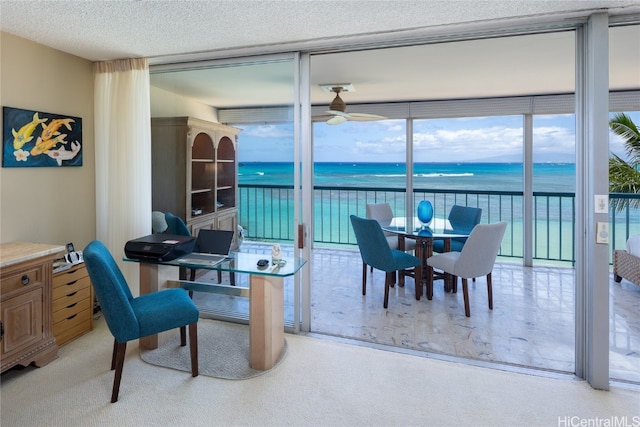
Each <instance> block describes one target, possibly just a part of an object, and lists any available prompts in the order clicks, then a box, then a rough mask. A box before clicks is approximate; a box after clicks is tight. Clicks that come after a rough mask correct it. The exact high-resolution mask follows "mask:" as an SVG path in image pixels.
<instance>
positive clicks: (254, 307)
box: [124, 252, 307, 370]
mask: <svg viewBox="0 0 640 427" xmlns="http://www.w3.org/2000/svg"><path fill="white" fill-rule="evenodd" d="M187 258H189V254H188V255H185V256H184V257H180V258H176V259H174V260H171V261H157V260H141V259H131V258H124V261H128V262H135V263H138V264H139V267H140V273H139V274H140V295H144V294H147V293H151V292H156V291H158V290H159V289H160V285H161V282H162V281H163V280H164V283H163V284H165V283H166V285H167V286H169V287H171V286H180V287H182V288H184V289H186V290H188V291H194V290H195V291H200V292H213V293H223V294H232V295H237V296H244V297H248V298H249V352H250V355H249V364H250V366H251V368H253V369H257V370H268V369H271V368H272V367H273V365H274V364H275V362H276V361H277V360H278V358H279V357H280V355H281V354H282V351H283V350H284V278H285V277H287V276H293V275H295V274H296V273H297V272H298V271H300V269H301V268H302V267H303V266H304V265H305V264H306V262H307V261H306V260H305V259H303V258H300V257H297V256H294V257H284V258H283V260H282V261H283V262H281V263H278V264H274V263H272V262H271V257H270V256H268V255H265V254H254V253H246V252H232V253H230V255H229V257H228V258H227V259H225V260H224V261H222V262H221V263H219V264H216V265H213V264H212V263H211V262H206V261H200V260H198V261H197V262H194V261H193V260H187ZM260 259H266V260H268V261H269V264H268V265H267V266H265V267H259V266H258V260H260ZM161 267H176V271H177V269H178V268H180V267H186V268H195V269H205V270H213V271H215V270H217V271H229V272H232V273H245V274H248V275H249V287H248V288H244V287H239V286H229V285H221V284H214V283H202V282H197V281H188V280H177V281H176V280H166V277H163V275H162V274H161V271H160V270H161ZM157 346H158V338H157V336H149V337H145V338H144V339H141V340H140V347H141V348H147V349H153V348H157Z"/></svg>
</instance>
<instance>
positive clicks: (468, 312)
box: [462, 278, 471, 317]
mask: <svg viewBox="0 0 640 427" xmlns="http://www.w3.org/2000/svg"><path fill="white" fill-rule="evenodd" d="M462 293H463V294H464V315H465V316H467V317H471V310H470V309H469V286H467V279H465V278H463V279H462Z"/></svg>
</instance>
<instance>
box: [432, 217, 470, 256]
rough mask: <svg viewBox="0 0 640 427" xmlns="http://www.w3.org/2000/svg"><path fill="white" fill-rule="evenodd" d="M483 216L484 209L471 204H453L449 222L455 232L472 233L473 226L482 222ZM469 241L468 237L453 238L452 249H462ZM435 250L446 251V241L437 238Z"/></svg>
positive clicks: (455, 250)
mask: <svg viewBox="0 0 640 427" xmlns="http://www.w3.org/2000/svg"><path fill="white" fill-rule="evenodd" d="M481 218H482V209H480V208H474V207H471V206H460V205H453V206H452V207H451V210H450V211H449V217H448V218H447V219H448V220H449V224H451V230H449V231H452V232H454V233H460V234H470V233H471V230H473V227H475V226H476V225H478V224H480V219H481ZM466 241H467V238H466V237H462V238H456V239H451V250H452V251H454V252H460V251H462V247H463V246H464V244H465V242H466ZM433 252H439V253H442V252H444V241H442V240H435V241H434V242H433Z"/></svg>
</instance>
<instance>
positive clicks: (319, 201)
mask: <svg viewBox="0 0 640 427" xmlns="http://www.w3.org/2000/svg"><path fill="white" fill-rule="evenodd" d="M239 187H240V188H239V193H240V194H239V218H238V221H239V223H240V224H241V225H242V226H243V227H244V228H245V237H247V238H248V239H253V240H261V241H280V242H284V241H293V236H294V227H293V218H294V215H293V212H294V203H293V186H285V185H244V184H241V185H240V186H239ZM405 197H406V190H405V189H403V188H399V189H390V188H373V187H328V186H316V187H314V218H315V219H314V241H315V242H316V243H321V244H323V245H355V244H356V240H355V236H354V234H353V231H352V229H351V224H350V222H349V215H350V214H355V215H358V216H363V217H364V216H365V206H366V204H367V203H381V202H386V203H389V204H390V205H391V207H392V209H393V211H394V214H395V215H396V216H400V217H402V216H405ZM610 197H611V198H624V199H640V195H637V194H624V193H612V194H610ZM413 198H414V200H413V205H414V206H417V205H418V203H419V202H420V200H424V199H426V200H430V201H431V202H432V204H433V208H434V215H435V216H436V217H439V218H446V217H447V215H448V213H449V210H450V209H451V206H453V205H454V204H459V205H466V206H474V207H479V208H482V221H481V222H483V223H489V222H497V221H506V222H507V223H508V224H509V225H508V227H507V232H506V233H505V237H504V240H503V242H502V246H501V249H500V256H503V257H514V258H522V257H523V255H524V254H523V235H524V233H523V224H524V203H523V193H522V192H518V191H459V190H423V189H420V190H414V193H413ZM412 216H413V215H412ZM575 217H576V212H575V194H574V193H554V192H534V193H533V218H532V226H533V242H534V244H533V248H532V253H533V258H534V259H536V260H545V261H553V262H560V263H573V262H574V260H575V248H574V242H575V227H574V224H575ZM609 221H610V229H611V233H610V236H611V240H610V247H611V249H612V251H611V253H613V249H620V248H624V247H625V244H626V240H627V239H628V237H629V236H630V235H632V234H640V209H638V208H633V207H627V208H626V209H625V210H624V211H622V212H613V211H611V212H610V215H609Z"/></svg>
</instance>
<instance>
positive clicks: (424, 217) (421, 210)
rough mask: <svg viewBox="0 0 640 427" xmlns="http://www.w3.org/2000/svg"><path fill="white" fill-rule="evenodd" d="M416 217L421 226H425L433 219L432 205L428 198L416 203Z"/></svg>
mask: <svg viewBox="0 0 640 427" xmlns="http://www.w3.org/2000/svg"><path fill="white" fill-rule="evenodd" d="M418 219H419V220H420V223H421V224H422V225H423V226H427V225H429V224H430V223H431V220H432V219H433V205H432V204H431V202H430V201H428V200H423V201H421V202H420V203H418Z"/></svg>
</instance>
